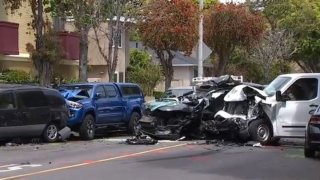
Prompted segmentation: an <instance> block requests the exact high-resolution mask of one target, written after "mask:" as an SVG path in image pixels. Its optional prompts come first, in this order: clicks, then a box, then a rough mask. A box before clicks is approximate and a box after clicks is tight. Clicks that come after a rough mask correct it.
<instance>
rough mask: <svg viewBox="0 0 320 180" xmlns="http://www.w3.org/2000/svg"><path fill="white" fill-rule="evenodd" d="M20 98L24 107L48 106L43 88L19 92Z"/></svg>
mask: <svg viewBox="0 0 320 180" xmlns="http://www.w3.org/2000/svg"><path fill="white" fill-rule="evenodd" d="M18 100H19V103H20V105H21V106H22V107H43V106H47V103H46V97H45V96H44V94H43V92H42V91H41V90H39V91H37V90H31V91H24V92H19V93H18Z"/></svg>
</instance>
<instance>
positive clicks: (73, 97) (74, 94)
mask: <svg viewBox="0 0 320 180" xmlns="http://www.w3.org/2000/svg"><path fill="white" fill-rule="evenodd" d="M81 91H82V90H60V91H59V92H60V94H61V95H62V96H63V97H64V98H65V99H66V100H69V101H75V102H77V101H80V100H84V99H88V97H86V96H79V95H78V94H79V93H80V92H81Z"/></svg>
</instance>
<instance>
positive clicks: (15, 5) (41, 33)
mask: <svg viewBox="0 0 320 180" xmlns="http://www.w3.org/2000/svg"><path fill="white" fill-rule="evenodd" d="M26 2H28V3H29V7H30V10H31V12H32V22H29V24H30V26H31V28H32V30H33V31H34V35H35V47H34V46H33V45H32V44H31V43H28V44H26V49H27V51H28V52H29V53H30V54H31V59H32V61H33V64H34V66H35V68H36V70H37V73H38V78H39V82H40V85H42V86H50V83H51V82H50V81H51V77H52V74H53V67H54V64H56V63H57V61H58V60H59V59H60V51H59V48H58V45H57V41H56V38H55V35H54V33H53V32H52V30H51V24H50V23H49V21H48V20H45V16H47V15H48V14H49V12H46V11H45V6H46V5H48V3H49V2H48V1H47V0H28V1H27V0H4V5H5V7H6V9H7V10H9V9H10V10H11V13H16V11H17V10H18V9H19V8H20V7H22V6H23V3H26Z"/></svg>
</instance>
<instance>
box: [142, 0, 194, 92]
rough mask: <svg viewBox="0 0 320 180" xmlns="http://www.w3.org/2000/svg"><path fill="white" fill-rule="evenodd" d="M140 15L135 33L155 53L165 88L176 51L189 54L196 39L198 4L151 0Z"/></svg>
mask: <svg viewBox="0 0 320 180" xmlns="http://www.w3.org/2000/svg"><path fill="white" fill-rule="evenodd" d="M140 17H141V19H139V20H138V23H137V25H138V33H139V35H140V37H141V40H142V42H143V43H144V45H145V46H147V47H150V48H151V49H153V50H154V51H155V53H156V54H157V56H158V58H159V60H160V64H161V66H162V68H163V72H164V75H165V89H168V88H169V87H170V86H171V81H172V78H173V67H172V60H173V58H174V57H175V53H176V52H177V51H180V52H185V53H186V54H191V51H192V49H193V47H195V45H196V43H197V40H198V22H199V19H198V18H199V16H198V6H197V5H196V4H195V3H194V2H193V0H183V1H181V0H151V1H150V2H149V3H147V4H146V5H145V7H144V8H143V11H142V14H141V16H140Z"/></svg>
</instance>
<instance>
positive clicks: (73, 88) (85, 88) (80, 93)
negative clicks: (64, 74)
mask: <svg viewBox="0 0 320 180" xmlns="http://www.w3.org/2000/svg"><path fill="white" fill-rule="evenodd" d="M92 90H93V86H92V85H68V86H60V87H59V91H60V92H61V93H66V92H67V94H65V95H64V96H70V95H72V96H77V97H79V98H80V97H83V98H89V97H92ZM65 98H67V97H65Z"/></svg>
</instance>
